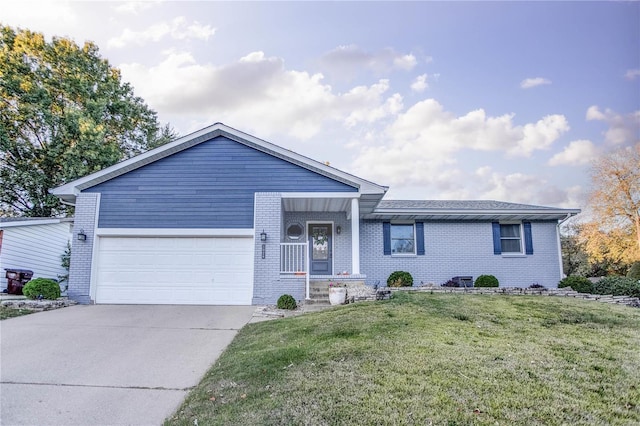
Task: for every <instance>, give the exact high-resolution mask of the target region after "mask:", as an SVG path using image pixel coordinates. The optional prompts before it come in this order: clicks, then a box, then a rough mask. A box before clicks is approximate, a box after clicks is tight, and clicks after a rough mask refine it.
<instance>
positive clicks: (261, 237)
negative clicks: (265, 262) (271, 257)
mask: <svg viewBox="0 0 640 426" xmlns="http://www.w3.org/2000/svg"><path fill="white" fill-rule="evenodd" d="M260 241H262V258H263V259H264V258H265V256H266V252H267V248H266V244H265V242H266V241H267V233H266V232H264V229H263V230H262V232H261V233H260Z"/></svg>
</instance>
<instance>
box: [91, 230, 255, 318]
mask: <svg viewBox="0 0 640 426" xmlns="http://www.w3.org/2000/svg"><path fill="white" fill-rule="evenodd" d="M97 261H98V268H97V277H96V296H95V300H96V303H123V304H189V305H250V304H251V298H252V295H253V238H241V237H239V238H232V237H228V238H223V237H216V238H211V237H208V238H191V237H189V238H186V237H184V238H178V237H158V238H155V237H126V238H125V237H101V238H100V241H99V247H98V259H97Z"/></svg>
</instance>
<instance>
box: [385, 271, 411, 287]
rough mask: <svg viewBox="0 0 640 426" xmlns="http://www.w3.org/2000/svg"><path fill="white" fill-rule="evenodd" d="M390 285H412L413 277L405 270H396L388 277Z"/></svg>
mask: <svg viewBox="0 0 640 426" xmlns="http://www.w3.org/2000/svg"><path fill="white" fill-rule="evenodd" d="M387 285H388V286H389V287H411V286H412V285H413V277H412V276H411V274H410V273H408V272H405V271H395V272H392V273H391V275H389V278H387Z"/></svg>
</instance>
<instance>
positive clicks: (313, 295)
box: [305, 280, 365, 306]
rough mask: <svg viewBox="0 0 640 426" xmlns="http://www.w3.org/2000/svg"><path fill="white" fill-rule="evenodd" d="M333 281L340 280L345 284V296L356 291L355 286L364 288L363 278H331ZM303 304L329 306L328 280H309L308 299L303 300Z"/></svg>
mask: <svg viewBox="0 0 640 426" xmlns="http://www.w3.org/2000/svg"><path fill="white" fill-rule="evenodd" d="M332 281H334V282H342V283H345V284H346V285H347V297H350V296H351V295H350V293H358V292H357V291H355V289H356V288H365V284H364V281H363V280H344V281H339V280H332ZM305 305H320V306H331V304H330V303H329V280H311V281H309V300H305Z"/></svg>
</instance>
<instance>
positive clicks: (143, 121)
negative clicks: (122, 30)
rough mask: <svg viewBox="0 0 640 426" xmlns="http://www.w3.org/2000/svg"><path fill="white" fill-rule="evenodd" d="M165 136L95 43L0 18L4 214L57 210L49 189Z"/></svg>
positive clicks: (169, 134) (0, 200)
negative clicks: (48, 36) (21, 26)
mask: <svg viewBox="0 0 640 426" xmlns="http://www.w3.org/2000/svg"><path fill="white" fill-rule="evenodd" d="M173 137H175V135H174V134H173V131H172V130H171V129H170V128H169V127H168V126H165V127H161V126H160V125H159V124H158V121H157V117H156V113H155V112H154V111H153V110H151V109H150V108H149V107H148V106H147V105H146V104H145V103H144V101H143V100H142V99H141V98H139V97H136V96H135V95H134V93H133V89H132V87H131V86H130V85H129V84H128V83H124V82H122V80H121V77H120V71H119V70H118V69H115V68H113V67H111V66H110V65H109V63H108V62H107V61H106V60H105V59H102V58H101V57H100V55H99V53H98V47H97V46H96V45H95V44H93V43H91V42H87V43H84V45H83V46H78V45H77V44H76V43H75V42H74V41H72V40H70V39H67V38H58V37H54V38H53V40H52V41H50V42H48V41H46V40H45V38H44V36H43V35H42V34H40V33H35V32H31V31H28V30H14V29H12V28H11V27H8V26H2V25H0V181H1V182H2V185H0V211H2V212H3V214H4V215H11V216H55V215H64V214H66V213H67V207H66V206H64V205H62V204H61V203H60V201H59V200H58V199H57V198H56V197H54V196H52V195H51V194H49V192H48V190H49V189H51V188H54V187H56V186H58V185H61V184H64V183H65V182H69V181H71V180H73V179H76V178H78V177H81V176H84V175H86V174H89V173H92V172H95V171H98V170H100V169H103V168H105V167H107V166H110V165H112V164H114V163H116V162H118V161H121V160H124V159H126V158H129V157H131V156H133V155H136V154H138V153H140V152H143V151H145V150H147V149H149V148H153V147H155V146H159V145H161V144H163V143H166V142H168V141H169V140H170V139H171V138H173Z"/></svg>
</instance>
